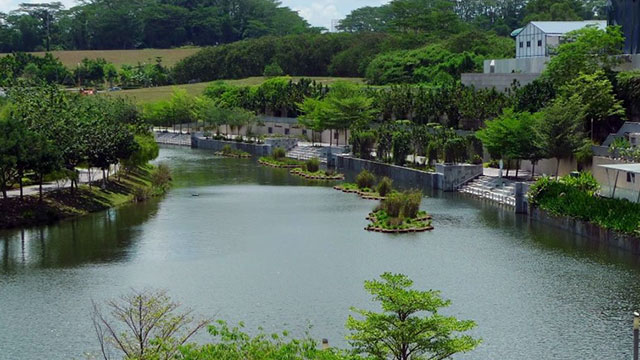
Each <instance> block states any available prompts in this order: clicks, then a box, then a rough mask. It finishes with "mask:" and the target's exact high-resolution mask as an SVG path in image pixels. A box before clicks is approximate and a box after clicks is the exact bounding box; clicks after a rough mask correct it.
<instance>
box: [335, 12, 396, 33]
mask: <svg viewBox="0 0 640 360" xmlns="http://www.w3.org/2000/svg"><path fill="white" fill-rule="evenodd" d="M391 20H392V14H391V9H390V6H389V5H383V6H377V7H373V6H365V7H362V8H359V9H355V10H353V11H352V12H351V13H350V14H349V15H347V16H346V17H345V18H344V19H343V20H341V21H340V24H339V25H338V26H337V28H338V30H340V31H346V32H384V31H386V30H388V28H389V22H390V21H391Z"/></svg>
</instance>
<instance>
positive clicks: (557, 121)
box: [539, 96, 584, 178]
mask: <svg viewBox="0 0 640 360" xmlns="http://www.w3.org/2000/svg"><path fill="white" fill-rule="evenodd" d="M583 113H584V108H583V106H582V104H581V103H580V100H579V98H578V97H577V96H572V97H570V98H568V99H563V98H559V99H556V101H554V102H553V103H552V104H551V105H549V106H548V107H547V108H545V109H543V110H542V121H540V123H539V131H540V135H541V138H542V143H543V147H544V149H545V151H546V153H547V154H548V155H549V156H551V157H554V158H556V161H557V162H556V178H557V177H558V169H559V167H560V159H562V158H567V157H570V156H572V155H573V154H574V153H575V152H576V151H577V150H578V149H579V148H580V146H581V145H582V144H583V140H584V135H583V132H582V123H581V119H582V118H583V117H584V115H583Z"/></svg>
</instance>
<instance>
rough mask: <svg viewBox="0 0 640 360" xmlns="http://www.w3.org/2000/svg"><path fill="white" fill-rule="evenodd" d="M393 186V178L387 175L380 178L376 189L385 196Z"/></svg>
mask: <svg viewBox="0 0 640 360" xmlns="http://www.w3.org/2000/svg"><path fill="white" fill-rule="evenodd" d="M392 188H393V180H391V179H389V178H388V177H386V176H385V177H383V178H382V180H380V182H379V183H378V186H377V188H376V190H377V191H378V194H380V196H387V194H389V193H390V192H391V190H392Z"/></svg>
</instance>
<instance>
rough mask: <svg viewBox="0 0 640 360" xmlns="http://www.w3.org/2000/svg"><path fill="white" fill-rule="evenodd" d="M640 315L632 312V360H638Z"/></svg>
mask: <svg viewBox="0 0 640 360" xmlns="http://www.w3.org/2000/svg"><path fill="white" fill-rule="evenodd" d="M639 335H640V313H638V312H637V311H634V312H633V360H638V340H639V339H640V337H639Z"/></svg>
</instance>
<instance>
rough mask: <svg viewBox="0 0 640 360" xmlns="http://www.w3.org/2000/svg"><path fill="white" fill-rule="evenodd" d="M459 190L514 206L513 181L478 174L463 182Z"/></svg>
mask: <svg viewBox="0 0 640 360" xmlns="http://www.w3.org/2000/svg"><path fill="white" fill-rule="evenodd" d="M459 191H460V192H462V193H466V194H471V195H474V196H477V197H480V198H482V199H488V200H491V201H495V202H497V203H500V204H503V205H508V206H516V198H515V183H513V182H510V181H507V180H504V179H503V180H502V181H500V179H499V178H496V177H490V176H480V177H479V178H477V179H475V180H472V181H470V182H468V183H466V184H464V185H463V186H462V187H460V189H459Z"/></svg>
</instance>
